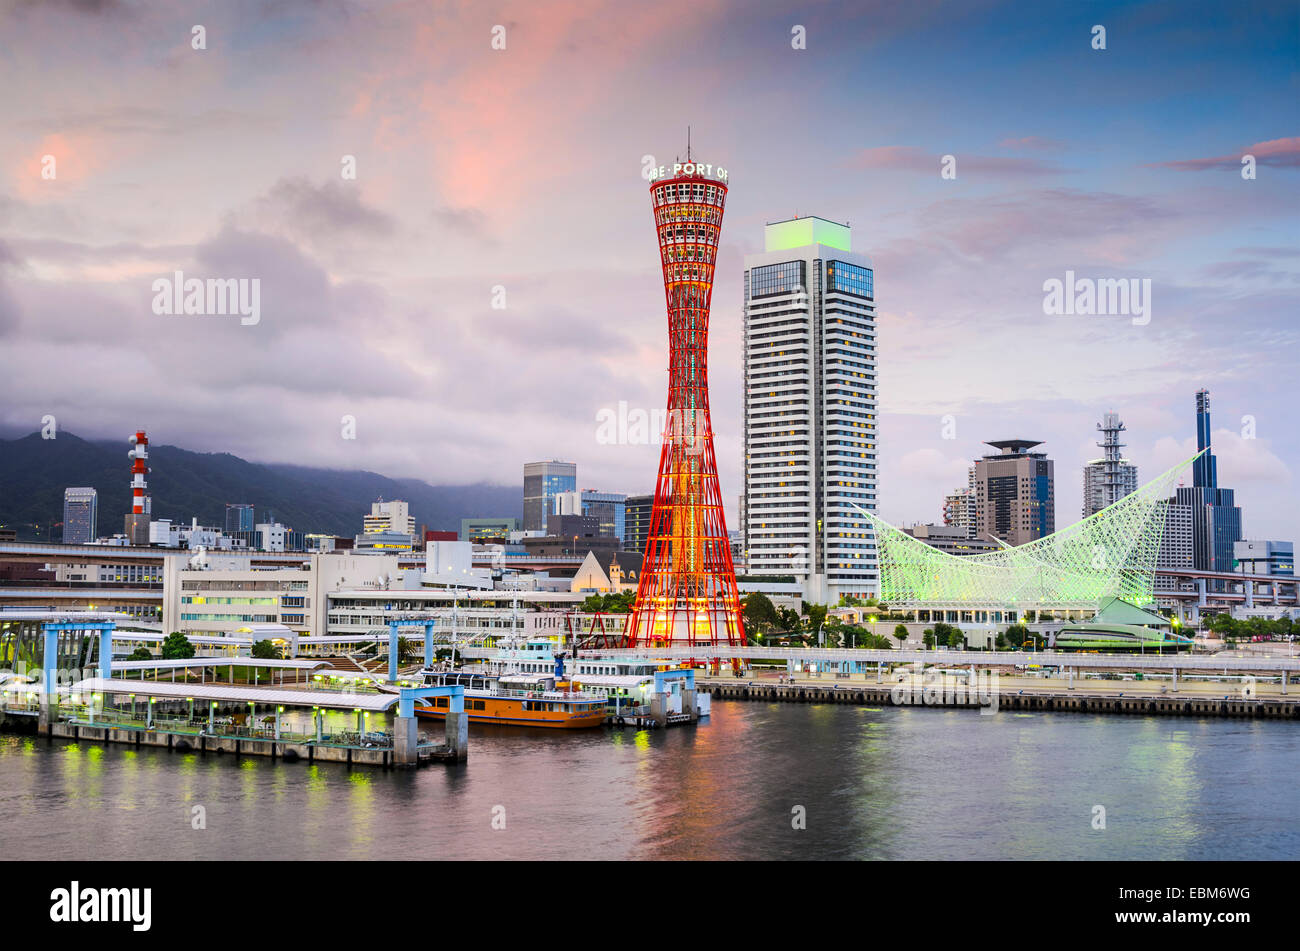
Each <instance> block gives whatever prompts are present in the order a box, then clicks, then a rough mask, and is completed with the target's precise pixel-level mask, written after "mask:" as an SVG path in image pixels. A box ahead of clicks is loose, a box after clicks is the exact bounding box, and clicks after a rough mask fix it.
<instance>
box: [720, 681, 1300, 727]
mask: <svg viewBox="0 0 1300 951" xmlns="http://www.w3.org/2000/svg"><path fill="white" fill-rule="evenodd" d="M927 686H930V687H932V689H930V690H928V691H927V690H926V689H925V688H924V687H922V686H921V685H920V684H919V683H917V684H901V683H893V684H889V683H884V684H851V685H846V684H812V683H808V682H796V683H789V684H782V683H772V682H770V681H769V682H766V683H764V682H761V681H746V682H736V683H728V682H723V681H707V682H703V683H701V685H700V689H701V690H702V691H704V692H707V693H709V694H710V695H711V696H712V697H715V698H717V699H719V700H751V701H757V702H761V703H842V704H857V705H860V706H874V707H885V706H896V707H903V706H907V707H918V706H932V707H962V708H970V709H976V708H980V709H984V710H990V709H993V710H999V711H1001V710H1011V711H1036V712H1058V713H1117V714H1133V715H1141V716H1194V717H1241V718H1247V719H1268V720H1300V700H1296V699H1287V698H1285V697H1253V698H1246V697H1241V696H1236V697H1233V696H1227V697H1224V696H1222V695H1220V696H1208V695H1204V694H1201V695H1197V694H1191V695H1187V696H1181V697H1180V696H1175V695H1171V694H1168V693H1161V694H1155V693H1147V694H1139V695H1136V696H1135V695H1133V694H1132V693H1128V695H1125V692H1116V693H1088V692H1086V691H1083V690H1070V689H1068V688H1067V689H1061V688H1059V687H1055V686H1053V687H1050V688H1041V687H1036V688H1012V689H997V690H995V691H993V693H992V695H991V696H990V695H989V694H988V693H984V692H981V689H980V688H976V689H973V690H969V689H964V690H957V689H953V686H954V685H952V684H944V683H935V684H933V685H927ZM900 701H901V702H900Z"/></svg>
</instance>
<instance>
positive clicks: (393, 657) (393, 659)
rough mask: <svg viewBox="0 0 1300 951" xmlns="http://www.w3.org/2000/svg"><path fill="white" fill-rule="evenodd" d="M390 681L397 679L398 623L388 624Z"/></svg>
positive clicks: (390, 622) (391, 622)
mask: <svg viewBox="0 0 1300 951" xmlns="http://www.w3.org/2000/svg"><path fill="white" fill-rule="evenodd" d="M388 679H389V681H393V680H396V679H397V622H396V621H389V622H388Z"/></svg>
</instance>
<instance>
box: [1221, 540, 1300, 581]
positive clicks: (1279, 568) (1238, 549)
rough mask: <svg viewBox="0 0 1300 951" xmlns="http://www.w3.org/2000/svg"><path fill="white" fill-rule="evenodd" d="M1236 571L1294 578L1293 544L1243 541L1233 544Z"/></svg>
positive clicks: (1245, 573) (1246, 573)
mask: <svg viewBox="0 0 1300 951" xmlns="http://www.w3.org/2000/svg"><path fill="white" fill-rule="evenodd" d="M1232 551H1233V557H1234V559H1235V561H1236V567H1235V570H1236V571H1240V572H1241V573H1242V574H1244V575H1267V576H1269V577H1272V578H1294V577H1295V543H1294V542H1275V541H1257V540H1254V539H1250V540H1243V541H1239V542H1236V543H1234V544H1233V546H1232Z"/></svg>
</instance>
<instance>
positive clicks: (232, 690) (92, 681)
mask: <svg viewBox="0 0 1300 951" xmlns="http://www.w3.org/2000/svg"><path fill="white" fill-rule="evenodd" d="M72 692H73V693H74V694H75V693H81V694H86V693H109V694H116V695H119V696H121V695H123V694H135V695H136V696H137V697H157V698H159V699H165V700H191V699H192V700H215V701H217V702H221V703H264V704H276V705H278V706H283V707H328V708H330V709H332V710H372V711H383V710H388V709H390V708H391V707H393V706H394V705H395V704H396V703H397V702H398V700H400V699H401V698H400V696H399V695H398V694H396V693H340V692H338V691H333V692H330V691H325V690H276V689H267V688H265V687H238V686H231V685H230V684H220V685H218V684H174V683H170V682H168V681H152V680H145V681H140V680H118V679H116V678H113V679H106V678H104V677H90V678H88V679H86V680H79V681H77V682H76V683H75V684H73V685H72Z"/></svg>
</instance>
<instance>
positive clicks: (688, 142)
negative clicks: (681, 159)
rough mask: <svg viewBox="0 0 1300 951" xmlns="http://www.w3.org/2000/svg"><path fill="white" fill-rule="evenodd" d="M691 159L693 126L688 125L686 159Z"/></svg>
mask: <svg viewBox="0 0 1300 951" xmlns="http://www.w3.org/2000/svg"><path fill="white" fill-rule="evenodd" d="M690 160H691V127H690V126H687V127H686V161H688V162H689V161H690Z"/></svg>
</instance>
